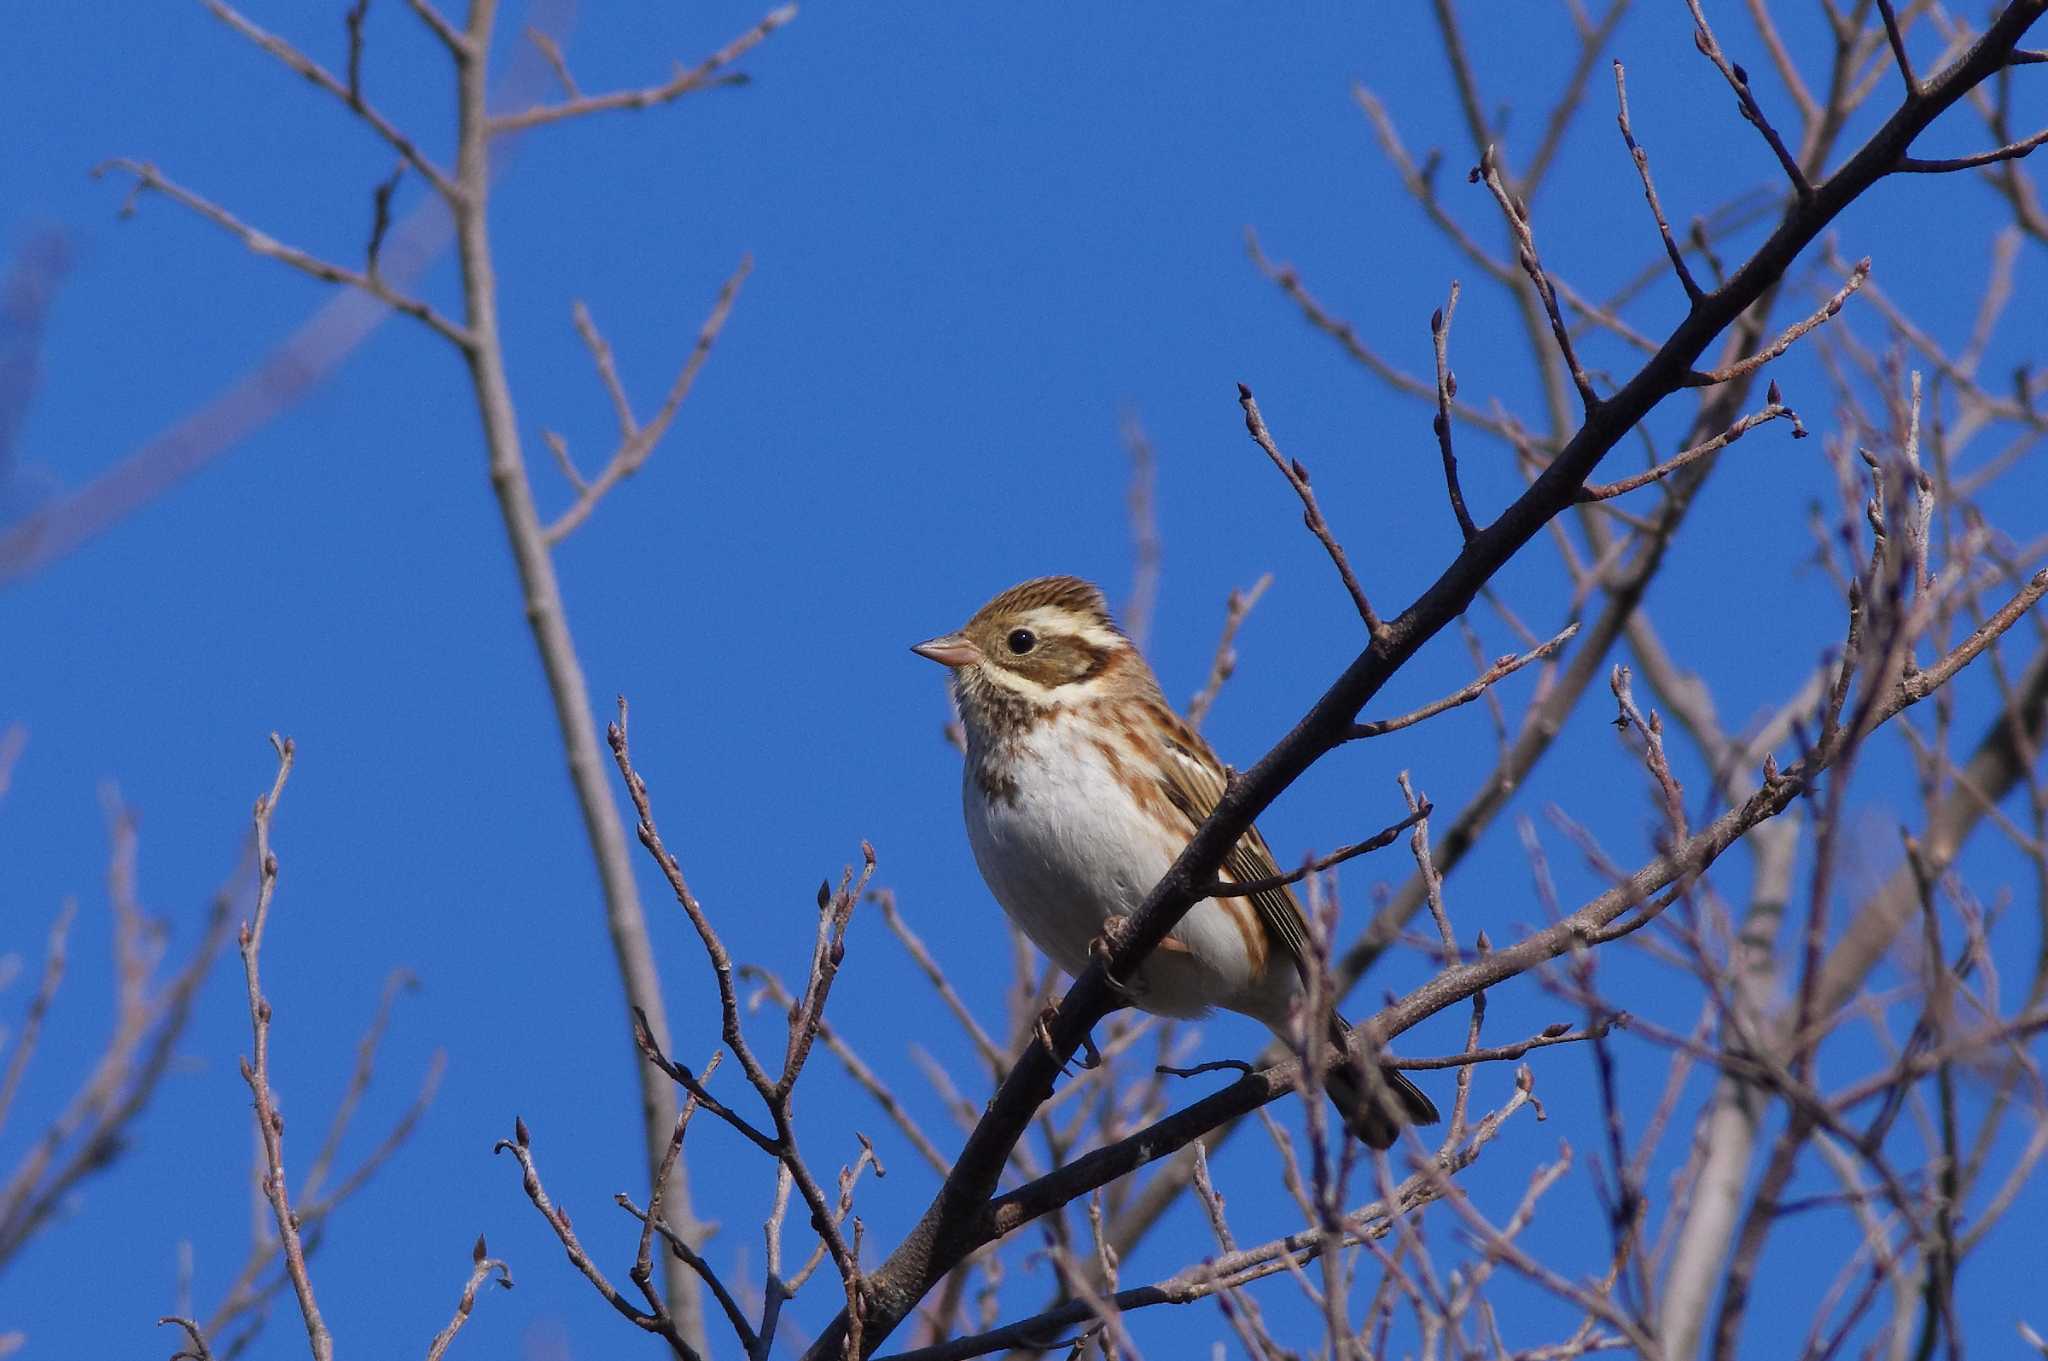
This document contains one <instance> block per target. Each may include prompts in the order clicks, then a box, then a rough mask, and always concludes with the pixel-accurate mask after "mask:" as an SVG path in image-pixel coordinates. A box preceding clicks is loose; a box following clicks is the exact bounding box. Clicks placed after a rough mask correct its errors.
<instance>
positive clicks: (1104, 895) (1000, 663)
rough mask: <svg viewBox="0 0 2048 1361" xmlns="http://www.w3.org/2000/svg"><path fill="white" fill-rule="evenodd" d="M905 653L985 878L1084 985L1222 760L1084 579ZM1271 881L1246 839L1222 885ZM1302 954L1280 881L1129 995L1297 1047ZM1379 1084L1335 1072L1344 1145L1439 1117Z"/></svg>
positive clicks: (1010, 596)
mask: <svg viewBox="0 0 2048 1361" xmlns="http://www.w3.org/2000/svg"><path fill="white" fill-rule="evenodd" d="M911 650H912V651H914V652H916V653H917V654H918V655H919V656H921V657H929V658H930V659H931V660H933V661H935V662H938V663H939V664H940V665H942V666H945V667H948V668H950V669H951V671H952V673H953V693H954V695H955V696H956V698H957V699H958V701H959V705H960V717H961V721H962V723H963V725H964V727H965V728H966V733H967V769H966V776H965V779H964V781H963V783H962V797H963V802H964V803H965V805H966V813H967V838H968V840H969V842H971V843H972V844H973V847H974V858H975V862H976V863H977V864H978V865H980V867H981V876H982V878H983V879H985V880H987V881H988V886H989V888H990V890H991V891H992V892H994V894H995V896H996V900H997V901H998V902H1000V903H1001V904H1002V905H1003V910H1004V911H1005V912H1008V913H1009V914H1010V918H1011V920H1013V921H1015V922H1016V923H1017V925H1018V926H1020V927H1022V928H1023V930H1024V933H1025V934H1026V935H1028V936H1029V937H1031V939H1032V941H1033V943H1034V944H1036V945H1037V946H1038V948H1039V949H1041V950H1043V951H1044V952H1045V953H1046V955H1047V956H1048V957H1049V958H1051V959H1052V961H1053V962H1054V963H1056V964H1058V965H1059V966H1060V967H1061V968H1063V969H1065V970H1066V971H1067V972H1068V973H1070V974H1075V975H1077V976H1078V975H1079V974H1080V973H1081V972H1082V971H1083V970H1084V969H1086V968H1087V966H1088V961H1089V949H1090V947H1091V946H1092V944H1093V943H1094V942H1095V940H1096V939H1097V938H1098V937H1100V936H1102V935H1103V932H1104V928H1105V926H1106V925H1107V923H1108V922H1109V920H1110V919H1111V918H1112V917H1123V916H1129V915H1130V914H1132V913H1134V912H1136V911H1137V910H1138V907H1139V906H1140V905H1141V904H1142V903H1143V902H1144V900H1145V895H1146V894H1147V893H1149V892H1150V891H1151V889H1152V886H1153V885H1154V884H1156V883H1158V882H1159V880H1160V878H1161V877H1162V876H1163V875H1164V874H1165V873H1166V870H1167V867H1168V866H1169V865H1171V864H1172V863H1173V861H1174V859H1175V857H1177V856H1178V855H1179V854H1180V853H1181V851H1182V850H1184V849H1185V848H1186V847H1187V844H1188V840H1189V838H1190V837H1192V836H1193V835H1194V832H1195V828H1196V827H1197V826H1198V825H1200V823H1201V822H1202V820H1203V819H1204V818H1206V817H1208V816H1209V813H1210V812H1211V811H1212V810H1213V809H1214V808H1215V807H1216V804H1217V801H1218V800H1219V799H1221V798H1222V797H1223V790H1224V785H1225V783H1226V776H1225V774H1224V769H1223V764H1222V762H1220V761H1218V760H1217V759H1216V756H1215V753H1213V752H1211V751H1210V750H1209V745H1208V743H1206V742H1204V741H1203V740H1202V739H1201V737H1200V736H1199V735H1198V734H1197V733H1196V732H1195V731H1194V730H1193V729H1192V728H1190V727H1188V725H1187V724H1186V723H1184V722H1183V721H1182V720H1181V718H1180V716H1179V715H1178V714H1176V713H1175V712H1174V711H1173V709H1172V707H1171V706H1170V705H1168V704H1167V702H1166V697H1165V696H1164V695H1163V694H1162V693H1161V692H1160V689H1159V682H1158V681H1157V680H1156V679H1154V678H1153V675H1152V668H1151V667H1149V666H1147V665H1146V664H1145V659H1144V658H1143V657H1142V656H1140V655H1139V653H1138V649H1137V648H1136V647H1134V646H1133V645H1132V644H1131V640H1130V639H1128V638H1126V637H1125V636H1124V635H1123V633H1122V632H1121V631H1120V630H1119V629H1118V628H1117V626H1116V624H1115V623H1114V622H1113V621H1112V620H1111V618H1110V615H1109V608H1108V605H1107V604H1106V603H1105V602H1104V600H1103V596H1102V592H1101V591H1100V590H1098V589H1097V588H1096V587H1094V586H1092V585H1090V584H1089V583H1088V582H1085V581H1082V580H1080V579H1078V578H1076V577H1042V578H1040V579H1038V580H1036V581H1027V582H1025V583H1023V584H1022V585H1020V586H1013V587H1011V588H1010V589H1009V590H1007V591H1004V592H1003V593H1002V594H1001V595H999V596H997V597H996V598H995V599H994V600H991V601H989V602H988V604H986V605H984V606H982V607H981V609H980V610H979V611H977V612H976V613H975V615H974V617H973V618H972V619H969V620H968V621H967V623H966V625H965V626H964V627H962V628H961V629H960V630H959V631H958V632H956V633H949V634H946V635H944V636H942V637H938V638H933V639H931V640H929V641H927V642H922V643H919V644H917V645H916V646H915V647H914V648H912V649H911ZM1278 874H1279V870H1278V868H1277V867H1276V866H1275V865H1274V863H1273V853H1272V852H1271V851H1270V850H1268V849H1267V848H1266V842H1265V839H1264V838H1262V837H1261V836H1260V835H1259V833H1258V831H1257V829H1253V830H1252V831H1250V832H1248V833H1247V834H1246V835H1245V837H1244V839H1243V840H1242V841H1240V842H1239V843H1238V844H1237V848H1236V849H1235V850H1234V851H1233V852H1232V853H1231V855H1230V858H1229V859H1228V860H1227V861H1226V862H1225V863H1224V866H1223V869H1222V871H1221V872H1220V874H1219V878H1221V879H1222V880H1224V881H1225V882H1235V883H1251V882H1253V881H1255V880H1260V879H1270V878H1275V877H1277V876H1278ZM1307 959H1308V923H1307V921H1306V920H1305V919H1304V918H1303V916H1302V913H1301V905H1300V904H1299V903H1298V902H1296V901H1295V898H1294V895H1293V893H1291V892H1290V891H1289V890H1288V889H1287V888H1285V887H1284V886H1283V887H1279V888H1272V889H1267V890H1264V891H1262V892H1258V893H1254V894H1252V895H1250V896H1249V897H1248V898H1208V899H1204V900H1203V901H1201V902H1199V903H1196V904H1195V906H1194V907H1193V908H1192V909H1190V910H1189V911H1188V913H1187V915H1186V916H1184V917H1182V918H1181V919H1180V921H1179V923H1178V924H1176V925H1175V926H1174V928H1173V930H1172V931H1171V932H1170V933H1169V934H1168V935H1167V937H1166V939H1165V940H1164V941H1162V942H1161V943H1160V945H1159V948H1158V949H1156V950H1154V951H1153V952H1152V955H1151V956H1150V958H1148V959H1147V960H1146V961H1145V962H1144V964H1142V965H1140V966H1139V968H1138V970H1137V971H1136V977H1135V978H1132V979H1130V980H1127V981H1126V987H1127V989H1128V990H1129V992H1130V995H1131V1000H1132V1001H1133V1002H1134V1003H1136V1004H1137V1005H1138V1006H1140V1007H1143V1008H1144V1009H1145V1010H1147V1011H1152V1012H1157V1013H1158V1014H1160V1015H1162V1016H1200V1015H1202V1014H1204V1013H1205V1012H1207V1011H1208V1010H1209V1009H1210V1008H1211V1007H1223V1008H1225V1009H1226V1010H1229V1011H1236V1012H1242V1013H1243V1014H1245V1015H1247V1016H1251V1017H1254V1018H1256V1019H1257V1020H1259V1021H1262V1022H1264V1023H1265V1024H1266V1026H1267V1027H1268V1028H1269V1029H1271V1030H1272V1031H1273V1033H1274V1034H1276V1035H1278V1036H1280V1037H1281V1038H1282V1039H1283V1040H1289V1042H1290V1043H1291V1042H1292V1041H1291V1039H1290V1030H1289V1027H1290V1025H1291V1024H1292V1023H1293V1019H1294V1017H1295V1014H1296V1012H1297V1011H1298V1010H1299V1009H1300V1006H1301V1003H1302V1001H1303V999H1304V998H1305V996H1306V992H1307V988H1306V984H1305V982H1304V975H1303V970H1304V968H1305V967H1306V966H1307ZM1322 1023H1323V1024H1327V1025H1328V1026H1329V1027H1330V1030H1331V1034H1332V1037H1333V1038H1335V1039H1337V1040H1338V1041H1339V1042H1340V1043H1341V1041H1342V1037H1343V1035H1344V1034H1345V1032H1346V1031H1347V1030H1348V1029H1349V1027H1348V1026H1347V1025H1346V1024H1345V1022H1344V1020H1343V1018H1342V1017H1340V1016H1338V1015H1337V1014H1336V1013H1335V1012H1334V1011H1333V1012H1331V1013H1330V1014H1329V1016H1328V1018H1327V1020H1326V1021H1324V1022H1322ZM1380 1077H1381V1078H1382V1079H1383V1083H1382V1084H1372V1083H1370V1082H1368V1080H1367V1078H1366V1075H1365V1074H1363V1073H1360V1072H1357V1071H1354V1070H1351V1069H1348V1068H1345V1067H1339V1068H1337V1069H1336V1070H1335V1071H1333V1072H1332V1073H1331V1074H1330V1075H1329V1079H1328V1083H1327V1086H1328V1089H1329V1093H1330V1098H1331V1100H1332V1101H1334V1102H1335V1103H1336V1105H1337V1109H1338V1111H1339V1112H1340V1113H1341V1114H1342V1115H1343V1117H1344V1121H1345V1124H1346V1125H1347V1126H1348V1127H1349V1128H1350V1130H1351V1132H1352V1133H1353V1134H1355V1135H1357V1136H1358V1137H1359V1138H1360V1139H1362V1140H1364V1141H1365V1142H1366V1143H1367V1144H1369V1145H1371V1146H1372V1147H1374V1148H1386V1147H1388V1146H1390V1145H1391V1144H1392V1143H1393V1142H1394V1138H1395V1135H1396V1134H1397V1133H1398V1131H1399V1124H1401V1123H1407V1124H1417V1125H1427V1124H1432V1123H1434V1122H1435V1121H1436V1120H1437V1118H1438V1117H1437V1110H1436V1107H1435V1106H1434V1105H1433V1104H1432V1103H1431V1102H1430V1099H1429V1098H1428V1097H1427V1096H1425V1095H1424V1094H1423V1093H1422V1091H1421V1089H1419V1088H1417V1087H1416V1086H1415V1084H1414V1083H1412V1082H1410V1081H1409V1080H1408V1079H1407V1078H1406V1077H1404V1076H1402V1075H1401V1074H1400V1073H1399V1072H1396V1071H1395V1070H1393V1069H1391V1068H1383V1069H1382V1070H1381V1072H1380ZM1374 1085H1383V1086H1384V1088H1385V1097H1386V1100H1384V1101H1383V1100H1379V1099H1375V1095H1374V1093H1373V1092H1372V1090H1371V1088H1372V1087H1373V1086H1374ZM1395 1111H1398V1112H1399V1117H1400V1118H1399V1121H1398V1122H1397V1121H1396V1120H1395V1119H1394V1118H1393V1117H1394V1112H1395Z"/></svg>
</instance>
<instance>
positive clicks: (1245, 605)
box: [1184, 572, 1273, 732]
mask: <svg viewBox="0 0 2048 1361" xmlns="http://www.w3.org/2000/svg"><path fill="white" fill-rule="evenodd" d="M1272 584H1273V574H1272V573H1271V572H1265V573H1262V574H1261V575H1260V577H1259V579H1258V580H1257V581H1255V582H1253V583H1252V584H1251V586H1250V588H1248V589H1246V590H1242V591H1241V590H1239V589H1238V588H1237V587H1235V586H1233V587H1231V588H1230V598H1229V599H1228V600H1226V601H1224V603H1223V631H1222V632H1221V633H1219V634H1218V635H1217V636H1216V655H1215V657H1214V658H1212V659H1211V660H1210V662H1209V678H1208V679H1207V680H1206V681H1204V682H1202V688H1201V689H1200V690H1197V691H1196V692H1195V697H1194V698H1193V699H1191V700H1189V701H1188V707H1187V713H1186V714H1185V715H1184V717H1185V718H1186V719H1187V721H1188V726H1189V727H1190V728H1193V729H1195V730H1196V731H1198V732H1199V731H1200V730H1201V727H1202V720H1203V719H1205V718H1207V717H1208V716H1209V709H1210V706H1212V705H1214V704H1215V703H1216V696H1217V695H1218V694H1220V693H1221V692H1222V690H1223V684H1224V682H1225V681H1227V680H1229V679H1230V678H1231V677H1232V676H1234V675H1236V674H1237V646H1236V644H1237V631H1238V629H1239V628H1240V627H1241V626H1242V625H1243V624H1244V619H1245V616H1246V615H1248V614H1250V613H1251V612H1252V607H1253V606H1254V605H1256V604H1258V603H1259V597H1260V596H1262V595H1264V594H1265V593H1266V588H1267V587H1269V586H1271V585H1272Z"/></svg>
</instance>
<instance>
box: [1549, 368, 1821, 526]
mask: <svg viewBox="0 0 2048 1361" xmlns="http://www.w3.org/2000/svg"><path fill="white" fill-rule="evenodd" d="M1769 402H1770V404H1769V405H1768V406H1766V407H1764V409H1763V410H1761V411H1755V412H1751V413H1750V414H1749V415H1747V416H1744V417H1743V418H1742V419H1741V420H1739V421H1737V422H1736V423H1735V424H1733V425H1731V426H1729V427H1728V428H1727V429H1726V430H1723V431H1722V432H1721V433H1720V434H1718V435H1716V436H1714V437H1713V438H1712V439H1710V440H1707V441H1706V442H1705V443H1702V444H1695V445H1694V446H1693V447H1692V448H1690V449H1686V450H1682V451H1681V452H1679V453H1676V454H1673V455H1672V456H1671V457H1670V458H1667V459H1665V460H1664V461H1663V462H1662V463H1659V464H1658V465H1657V466H1656V467H1654V468H1646V469H1644V470H1643V471H1642V472H1639V473H1636V474H1635V475H1633V476H1631V477H1624V478H1622V479H1621V480H1620V481H1618V482H1588V483H1587V484H1586V485H1585V486H1583V487H1581V488H1579V493H1578V499H1579V500H1580V501H1581V502H1593V501H1606V500H1610V499H1612V498H1613V497H1616V496H1622V495H1625V494H1626V493H1628V492H1632V491H1635V490H1636V489H1637V488H1639V487H1647V486H1649V485H1650V484H1651V483H1652V482H1659V481H1662V480H1663V479H1664V478H1667V477H1669V476H1671V474H1673V473H1675V472H1677V471H1678V470H1679V469H1680V468H1683V467H1685V466H1686V465H1687V464H1688V463H1693V462H1696V461H1697V460H1699V459H1702V458H1705V457H1706V456H1707V455H1709V454H1713V453H1718V452H1720V451H1721V450H1723V449H1725V448H1727V447H1728V446H1729V445H1731V444H1733V443H1735V441H1737V440H1739V439H1741V438H1742V437H1743V436H1744V435H1746V434H1748V433H1749V432H1750V431H1752V430H1754V429H1756V427H1758V426H1759V425H1762V424H1764V423H1765V422H1766V421H1775V420H1789V421H1791V422H1792V438H1793V439H1804V438H1805V437H1806V427H1805V426H1804V425H1803V424H1801V423H1800V420H1799V414H1798V413H1797V412H1795V411H1794V410H1793V409H1792V408H1791V407H1789V406H1786V405H1785V404H1784V403H1783V402H1781V401H1779V400H1778V385H1777V384H1776V383H1773V384H1771V393H1770V398H1769Z"/></svg>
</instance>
